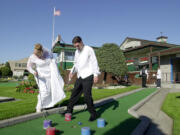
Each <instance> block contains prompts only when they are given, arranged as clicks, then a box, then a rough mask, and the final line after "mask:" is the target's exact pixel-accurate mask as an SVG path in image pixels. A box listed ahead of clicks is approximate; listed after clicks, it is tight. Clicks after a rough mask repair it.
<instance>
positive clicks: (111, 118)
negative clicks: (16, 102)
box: [0, 88, 156, 135]
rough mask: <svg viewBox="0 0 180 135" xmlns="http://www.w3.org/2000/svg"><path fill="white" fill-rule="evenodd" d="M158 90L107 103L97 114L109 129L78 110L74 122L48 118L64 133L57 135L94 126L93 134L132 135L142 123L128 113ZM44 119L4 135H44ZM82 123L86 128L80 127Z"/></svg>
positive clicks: (76, 134) (4, 130) (1, 131)
mask: <svg viewBox="0 0 180 135" xmlns="http://www.w3.org/2000/svg"><path fill="white" fill-rule="evenodd" d="M155 90H156V89H155V88H147V89H146V90H143V91H139V92H136V93H133V94H131V95H128V96H125V97H122V98H119V99H117V100H114V101H113V102H111V103H108V104H105V105H103V106H100V107H98V108H96V110H97V113H98V114H99V115H100V117H101V118H104V119H105V121H106V123H107V124H106V127H105V128H97V122H96V121H94V122H89V121H88V118H89V112H88V111H76V112H75V113H73V117H74V118H73V119H72V121H69V122H66V121H64V116H62V115H59V114H53V115H50V116H48V119H50V120H52V121H53V127H56V129H58V130H60V133H59V134H57V135H71V134H73V135H79V134H81V128H82V127H86V126H88V127H90V128H91V133H92V135H129V134H131V132H132V131H133V130H134V129H135V128H136V126H137V125H138V124H139V122H140V120H139V119H136V118H134V117H133V116H131V115H130V114H128V111H127V110H128V109H129V108H130V107H132V106H133V105H134V104H136V103H137V102H139V101H140V100H142V99H144V98H145V97H147V96H148V95H150V94H151V93H152V92H154V91H155ZM43 120H44V118H42V117H41V118H38V119H35V120H31V121H27V122H24V123H20V124H17V125H14V126H10V127H6V128H2V129H0V134H2V135H24V134H25V135H44V134H45V130H44V129H43V128H42V127H43ZM78 121H81V122H82V125H78Z"/></svg>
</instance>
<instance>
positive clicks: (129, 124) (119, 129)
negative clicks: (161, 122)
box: [103, 116, 165, 135]
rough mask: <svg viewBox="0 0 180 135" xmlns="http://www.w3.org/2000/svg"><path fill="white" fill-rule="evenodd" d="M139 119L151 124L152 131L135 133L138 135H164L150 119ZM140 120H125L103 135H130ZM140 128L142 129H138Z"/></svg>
mask: <svg viewBox="0 0 180 135" xmlns="http://www.w3.org/2000/svg"><path fill="white" fill-rule="evenodd" d="M140 119H148V120H150V122H151V124H150V126H149V127H152V128H153V129H152V130H148V129H149V128H148V129H147V130H146V131H144V133H137V134H138V135H146V134H148V135H165V134H164V133H163V132H162V131H161V130H160V129H159V128H158V125H157V124H155V123H153V122H152V120H151V119H149V118H148V117H146V116H141V117H140ZM139 122H140V120H139V119H136V118H129V119H126V120H125V121H123V122H121V123H119V125H117V126H115V127H114V128H112V129H110V130H108V131H107V132H105V133H104V134H103V135H119V134H122V135H130V134H131V133H132V131H133V130H134V129H135V128H136V127H137V125H138V124H139ZM140 128H142V127H140Z"/></svg>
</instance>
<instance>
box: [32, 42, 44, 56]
mask: <svg viewBox="0 0 180 135" xmlns="http://www.w3.org/2000/svg"><path fill="white" fill-rule="evenodd" d="M34 50H36V55H38V56H42V53H43V47H42V45H41V44H39V43H37V44H35V45H34Z"/></svg>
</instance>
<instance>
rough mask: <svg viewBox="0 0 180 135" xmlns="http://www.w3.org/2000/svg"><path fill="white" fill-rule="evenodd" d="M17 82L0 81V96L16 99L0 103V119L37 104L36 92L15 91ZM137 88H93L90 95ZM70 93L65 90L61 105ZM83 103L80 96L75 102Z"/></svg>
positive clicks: (95, 95)
mask: <svg viewBox="0 0 180 135" xmlns="http://www.w3.org/2000/svg"><path fill="white" fill-rule="evenodd" d="M17 84H18V83H17V82H7V83H0V96H4V97H14V98H15V99H17V100H16V101H13V102H5V103H0V120H4V119H8V118H12V117H17V116H21V115H25V114H29V113H33V112H35V106H36V104H37V93H35V94H27V93H21V92H20V93H19V92H16V86H17ZM137 88H139V86H129V87H126V88H122V89H113V90H111V89H93V90H92V95H93V99H94V101H95V100H99V99H102V98H105V97H108V96H112V95H116V94H119V93H124V92H128V91H132V90H135V89H137ZM70 95H71V92H70V91H66V96H67V97H66V98H65V99H64V100H63V101H61V102H60V103H59V104H61V106H64V105H67V104H68V102H69V98H70ZM83 103H84V99H83V96H82V97H81V98H80V100H79V102H78V103H77V104H83ZM57 106H58V104H57Z"/></svg>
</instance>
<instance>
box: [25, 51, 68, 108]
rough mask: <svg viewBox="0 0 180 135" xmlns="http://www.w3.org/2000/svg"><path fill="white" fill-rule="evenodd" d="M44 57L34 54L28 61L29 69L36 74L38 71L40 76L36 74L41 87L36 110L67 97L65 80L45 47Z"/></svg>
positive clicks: (52, 104) (50, 105)
mask: <svg viewBox="0 0 180 135" xmlns="http://www.w3.org/2000/svg"><path fill="white" fill-rule="evenodd" d="M43 57H44V59H40V58H38V57H37V56H36V55H35V54H32V55H31V56H30V57H29V59H28V63H27V69H28V71H29V72H30V73H32V74H34V73H35V72H36V71H37V73H38V77H36V76H35V80H36V82H37V84H38V87H39V94H38V103H37V106H36V110H41V109H43V108H50V107H53V106H54V105H55V104H56V103H58V102H59V101H61V100H62V99H64V98H65V97H66V95H65V93H64V91H63V88H64V81H63V79H62V77H61V75H60V73H59V70H58V68H57V64H56V62H55V59H53V56H52V53H50V52H49V51H47V50H46V49H43Z"/></svg>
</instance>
